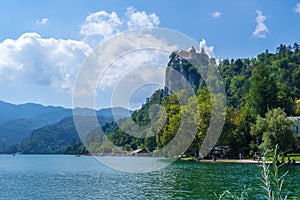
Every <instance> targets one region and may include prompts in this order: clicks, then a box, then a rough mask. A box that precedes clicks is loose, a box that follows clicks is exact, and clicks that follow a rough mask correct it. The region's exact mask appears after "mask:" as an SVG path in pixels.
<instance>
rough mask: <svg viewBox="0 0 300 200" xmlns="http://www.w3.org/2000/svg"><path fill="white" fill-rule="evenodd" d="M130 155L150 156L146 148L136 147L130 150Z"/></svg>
mask: <svg viewBox="0 0 300 200" xmlns="http://www.w3.org/2000/svg"><path fill="white" fill-rule="evenodd" d="M131 156H151V154H150V153H149V152H148V151H147V150H146V149H136V150H134V151H132V152H131Z"/></svg>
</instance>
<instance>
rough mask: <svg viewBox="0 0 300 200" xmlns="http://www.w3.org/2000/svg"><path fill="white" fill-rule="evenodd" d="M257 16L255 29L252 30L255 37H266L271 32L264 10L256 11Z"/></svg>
mask: <svg viewBox="0 0 300 200" xmlns="http://www.w3.org/2000/svg"><path fill="white" fill-rule="evenodd" d="M256 13H257V17H256V19H255V21H256V27H255V30H254V31H253V32H252V36H253V37H257V38H266V34H267V33H268V32H269V29H268V27H267V26H266V24H265V20H266V19H267V17H266V16H264V15H263V12H262V11H260V10H257V11H256Z"/></svg>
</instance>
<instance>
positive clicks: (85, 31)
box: [80, 10, 123, 38]
mask: <svg viewBox="0 0 300 200" xmlns="http://www.w3.org/2000/svg"><path fill="white" fill-rule="evenodd" d="M122 24H123V22H122V20H121V19H120V18H119V16H118V15H117V13H116V12H111V13H107V12H106V11H103V10H102V11H99V12H95V13H92V14H90V15H88V16H87V17H86V18H85V21H84V24H83V25H82V26H81V29H80V34H81V35H84V36H92V35H101V36H103V37H104V38H107V37H109V36H112V35H114V34H116V33H118V32H119V28H120V26H121V25H122Z"/></svg>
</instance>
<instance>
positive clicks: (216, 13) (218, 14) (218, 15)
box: [211, 11, 222, 18]
mask: <svg viewBox="0 0 300 200" xmlns="http://www.w3.org/2000/svg"><path fill="white" fill-rule="evenodd" d="M221 15H222V13H221V12H219V11H216V12H213V13H211V16H212V17H213V18H219V17H221Z"/></svg>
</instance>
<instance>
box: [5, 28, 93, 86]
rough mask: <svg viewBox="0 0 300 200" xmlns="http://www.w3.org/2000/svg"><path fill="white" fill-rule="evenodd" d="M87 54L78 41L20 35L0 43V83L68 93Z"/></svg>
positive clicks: (32, 34)
mask: <svg viewBox="0 0 300 200" xmlns="http://www.w3.org/2000/svg"><path fill="white" fill-rule="evenodd" d="M91 51H92V49H91V48H90V46H89V45H87V44H86V43H84V42H82V41H76V40H63V39H54V38H42V37H41V36H40V35H39V34H37V33H24V34H23V35H21V36H20V37H19V38H18V39H16V40H13V39H6V40H4V41H3V42H1V43H0V76H1V77H2V80H10V81H21V82H22V81H23V82H24V83H33V84H38V85H46V86H50V87H52V88H55V89H58V90H70V89H71V88H72V86H73V81H74V78H75V73H76V72H77V70H78V69H79V67H80V65H81V63H82V62H83V60H84V59H85V58H86V57H87V55H88V54H89V53H90V52H91Z"/></svg>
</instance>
